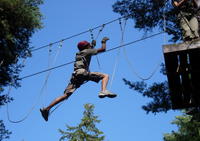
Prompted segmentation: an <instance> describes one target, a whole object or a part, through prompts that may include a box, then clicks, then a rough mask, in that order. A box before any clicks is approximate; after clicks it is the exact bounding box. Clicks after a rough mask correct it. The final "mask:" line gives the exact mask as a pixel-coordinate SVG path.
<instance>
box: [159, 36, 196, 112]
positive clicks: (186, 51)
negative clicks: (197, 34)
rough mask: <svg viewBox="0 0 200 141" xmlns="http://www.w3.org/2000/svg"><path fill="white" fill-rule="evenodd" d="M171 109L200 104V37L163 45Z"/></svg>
mask: <svg viewBox="0 0 200 141" xmlns="http://www.w3.org/2000/svg"><path fill="white" fill-rule="evenodd" d="M163 52H164V58H165V66H166V71H167V77H168V84H169V90H170V94H171V100H172V108H173V109H182V108H188V107H197V106H200V39H196V40H194V41H192V42H186V43H179V44H171V45H163Z"/></svg>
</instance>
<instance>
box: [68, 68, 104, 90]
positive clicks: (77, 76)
mask: <svg viewBox="0 0 200 141" xmlns="http://www.w3.org/2000/svg"><path fill="white" fill-rule="evenodd" d="M104 75H105V74H104V73H100V72H88V71H87V70H85V69H78V70H76V71H75V72H74V73H73V74H72V77H71V79H70V83H69V84H68V86H67V87H66V89H65V91H64V93H65V94H69V93H71V94H72V93H73V92H74V91H75V90H76V89H77V88H79V87H80V86H81V85H82V84H84V83H86V82H88V81H94V82H96V83H98V82H99V81H100V80H102V79H103V77H104Z"/></svg>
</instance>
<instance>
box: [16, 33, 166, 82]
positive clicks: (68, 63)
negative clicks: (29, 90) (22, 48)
mask: <svg viewBox="0 0 200 141" xmlns="http://www.w3.org/2000/svg"><path fill="white" fill-rule="evenodd" d="M163 33H165V32H164V31H162V32H159V33H156V34H152V35H150V36H147V37H143V38H141V39H138V40H134V41H132V42H129V43H126V44H123V45H120V46H117V47H113V48H111V49H108V50H106V51H105V52H102V53H106V52H110V51H113V50H116V49H118V48H122V47H124V46H128V45H131V44H134V43H137V42H140V41H143V40H146V39H149V38H152V37H155V36H158V35H160V34H163ZM74 62H75V61H70V62H67V63H64V64H61V65H58V66H55V67H52V68H49V69H45V70H42V71H39V72H36V73H33V74H30V75H27V76H23V77H21V78H19V80H22V79H25V78H29V77H32V76H35V75H38V74H41V73H44V72H48V71H50V70H54V69H57V68H60V67H63V66H67V65H70V64H72V63H74Z"/></svg>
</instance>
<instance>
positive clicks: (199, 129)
mask: <svg viewBox="0 0 200 141" xmlns="http://www.w3.org/2000/svg"><path fill="white" fill-rule="evenodd" d="M199 120H200V117H199V115H196V117H192V116H188V115H183V116H177V117H176V119H175V120H174V121H173V122H172V124H175V125H177V126H178V131H172V133H168V134H165V135H164V141H200V122H199Z"/></svg>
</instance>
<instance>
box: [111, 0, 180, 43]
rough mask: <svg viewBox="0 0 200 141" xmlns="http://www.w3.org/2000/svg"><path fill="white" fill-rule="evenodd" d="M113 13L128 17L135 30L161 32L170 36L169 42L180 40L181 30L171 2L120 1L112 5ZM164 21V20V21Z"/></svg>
mask: <svg viewBox="0 0 200 141" xmlns="http://www.w3.org/2000/svg"><path fill="white" fill-rule="evenodd" d="M113 11H114V12H116V13H119V14H121V15H122V16H127V15H130V16H128V18H129V19H133V20H134V22H135V25H134V26H135V28H137V29H139V30H144V31H145V32H147V31H152V30H153V29H154V28H158V29H160V30H163V28H164V25H165V28H166V32H167V33H168V34H169V35H172V36H171V37H172V38H171V41H177V40H179V39H181V30H180V27H179V21H178V19H177V17H176V16H174V15H176V14H177V13H178V10H177V9H175V8H174V7H173V6H172V4H171V0H121V1H117V2H116V3H115V4H114V5H113ZM164 19H165V20H164Z"/></svg>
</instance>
